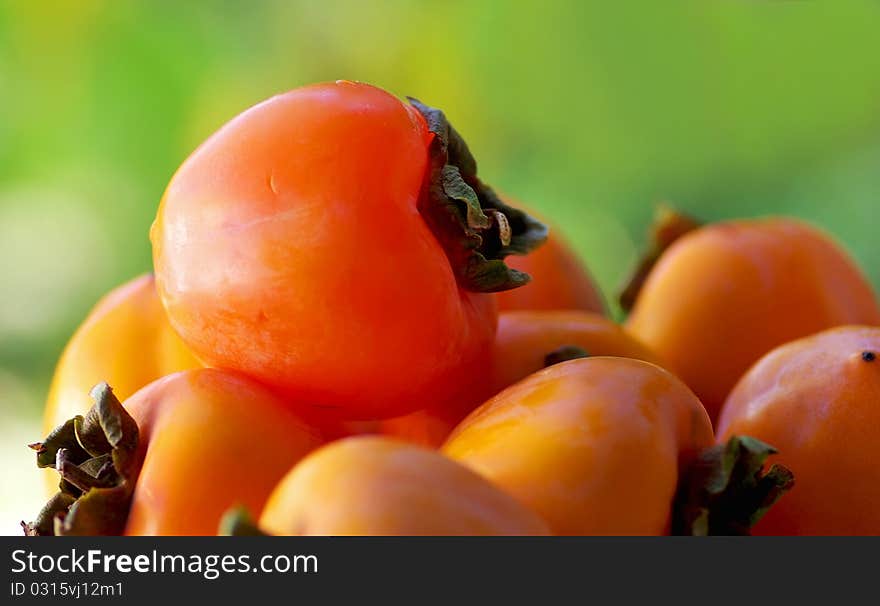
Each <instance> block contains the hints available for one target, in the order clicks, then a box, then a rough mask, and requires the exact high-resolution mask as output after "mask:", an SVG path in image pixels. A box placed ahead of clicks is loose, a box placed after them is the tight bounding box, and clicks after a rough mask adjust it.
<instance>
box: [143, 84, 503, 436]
mask: <svg viewBox="0 0 880 606" xmlns="http://www.w3.org/2000/svg"><path fill="white" fill-rule="evenodd" d="M432 136H433V135H431V134H430V132H429V131H428V130H427V126H426V124H425V121H424V119H423V118H422V117H421V115H420V114H419V113H418V112H417V111H416V110H415V109H413V108H412V107H410V106H409V105H406V104H404V103H403V102H401V101H400V100H399V99H397V98H396V97H394V96H392V95H390V94H388V93H387V92H385V91H382V90H381V89H378V88H375V87H372V86H368V85H365V84H357V83H352V82H336V83H328V84H318V85H314V86H308V87H304V88H300V89H296V90H293V91H291V92H288V93H285V94H282V95H278V96H276V97H272V98H271V99H269V100H267V101H265V102H263V103H260V104H259V105H256V106H255V107H253V108H251V109H249V110H247V111H246V112H244V113H243V114H241V115H239V116H238V117H236V118H234V119H233V120H232V121H230V122H229V123H228V124H226V125H225V126H224V127H223V128H221V129H220V130H219V131H218V132H217V133H215V134H214V135H213V136H212V137H210V138H209V139H208V140H207V141H206V142H205V143H204V144H203V145H202V146H201V147H200V148H199V149H197V150H196V151H195V152H194V153H193V154H192V155H191V156H190V157H189V158H188V159H187V160H186V161H185V162H184V163H183V165H182V166H181V167H180V169H179V170H178V171H177V173H176V174H175V175H174V177H173V178H172V180H171V182H170V184H169V185H168V189H167V190H166V192H165V195H164V197H163V199H162V202H161V205H160V207H159V211H158V215H157V217H156V220H155V222H154V224H153V227H152V230H151V240H152V243H153V260H154V266H155V269H156V277H157V284H158V286H159V292H160V295H161V297H162V301H163V303H164V305H165V308H166V309H167V311H168V314H169V317H170V319H171V323H172V325H173V326H174V327H175V328H176V329H177V331H178V332H179V333H180V335H181V336H182V337H183V339H184V341H185V342H186V343H187V344H188V345H189V346H190V347H191V348H192V349H193V350H194V351H195V352H196V353H197V354H198V355H199V356H200V357H202V358H203V359H204V360H205V361H206V362H208V363H210V364H211V365H212V366H216V367H221V368H231V369H236V370H240V371H242V372H244V373H246V374H248V375H249V376H253V377H255V378H258V379H260V380H261V381H263V382H265V383H267V384H269V385H272V386H275V387H277V388H281V389H284V390H286V391H287V392H288V393H289V395H290V396H291V399H293V400H296V401H317V402H322V403H323V404H324V405H325V406H327V407H335V408H337V409H339V412H340V414H343V415H347V416H349V417H351V418H360V419H368V418H382V417H386V418H387V417H391V416H394V415H397V414H404V413H407V412H410V411H412V410H413V409H415V408H418V407H419V406H420V405H424V404H425V403H431V402H438V403H439V402H443V401H447V400H449V399H452V398H454V397H455V396H456V395H457V394H458V393H460V392H461V390H462V389H463V385H464V384H466V383H467V382H468V380H469V379H470V378H471V377H473V376H475V375H476V374H477V372H478V370H479V367H480V364H482V363H483V362H484V360H485V357H486V356H487V354H488V348H489V346H490V344H491V342H492V339H493V338H494V332H495V325H496V304H495V300H494V297H493V296H491V295H488V294H479V293H471V292H466V291H463V290H461V289H460V288H459V287H458V284H457V281H456V278H455V275H454V273H453V270H452V267H451V266H450V263H449V261H448V259H447V256H446V254H445V252H444V250H443V248H442V247H441V245H440V243H439V242H438V240H437V238H436V237H435V236H434V234H433V233H432V232H431V230H430V229H429V228H428V225H427V224H426V222H425V220H424V219H423V218H422V216H421V215H420V214H419V211H418V208H417V203H418V201H419V195H420V190H421V186H422V181H423V178H424V176H425V171H426V167H427V157H428V152H427V150H428V145H429V143H430V141H431V137H432Z"/></svg>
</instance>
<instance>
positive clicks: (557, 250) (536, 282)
mask: <svg viewBox="0 0 880 606" xmlns="http://www.w3.org/2000/svg"><path fill="white" fill-rule="evenodd" d="M557 234H558V230H556V229H551V230H550V237H549V238H548V239H547V241H546V242H545V243H544V244H542V245H541V246H539V247H538V248H537V249H535V250H534V251H532V252H530V253H529V254H528V255H524V256H519V257H509V258H508V259H507V260H506V262H507V265H508V266H510V267H512V268H514V269H518V270H520V271H524V272H526V273H527V274H529V275H530V276H531V277H532V280H531V282H529V283H528V284H526V285H525V286H522V287H520V288H515V289H513V290H508V291H505V292H500V293H498V294H497V295H496V296H497V298H498V309H499V310H500V311H514V310H544V311H550V310H559V309H578V310H581V311H588V312H594V313H598V314H605V313H606V311H607V310H606V306H605V299H604V297H603V296H602V293H601V292H600V291H599V287H598V286H597V285H596V282H595V281H594V280H593V277H592V276H591V275H590V272H589V271H588V270H587V268H586V266H585V265H584V264H583V262H581V260H580V258H579V257H578V255H577V253H575V252H574V250H572V249H571V247H570V246H569V245H568V243H566V242H565V240H564V239H563V238H562V236H559V235H557Z"/></svg>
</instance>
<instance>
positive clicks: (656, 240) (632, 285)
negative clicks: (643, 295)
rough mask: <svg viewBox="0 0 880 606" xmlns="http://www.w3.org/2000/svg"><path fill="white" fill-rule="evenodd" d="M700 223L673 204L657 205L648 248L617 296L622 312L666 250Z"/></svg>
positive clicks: (629, 304)
mask: <svg viewBox="0 0 880 606" xmlns="http://www.w3.org/2000/svg"><path fill="white" fill-rule="evenodd" d="M700 225H701V223H700V222H699V221H697V220H696V219H694V218H693V217H689V216H688V215H685V214H683V213H680V212H678V211H677V210H675V209H674V208H672V207H670V206H667V205H665V204H660V205H659V206H657V208H656V210H655V211H654V220H653V221H652V223H651V229H650V242H649V244H648V247H647V249H646V250H645V252H644V253H643V254H642V257H641V258H640V259H639V261H638V264H637V265H636V267H635V269H634V270H633V272H632V274H631V275H630V277H629V279H628V280H627V281H626V283H625V284H624V286H623V288H622V289H621V291H620V294H619V295H618V298H617V300H618V302H619V303H620V307H621V309H623V311H625V312H628V311H630V310H631V309H632V308H633V305H635V302H636V299H637V298H638V296H639V292H640V291H641V290H642V286H644V284H645V281H646V280H647V279H648V275H649V274H650V273H651V270H652V269H654V265H656V264H657V261H659V260H660V256H661V255H662V254H663V253H664V252H665V251H666V249H667V248H669V247H670V246H672V244H673V243H674V242H675V241H676V240H678V239H679V238H681V237H682V236H683V235H685V234H686V233H688V232H691V231H693V230H695V229H697V228H698V227H700Z"/></svg>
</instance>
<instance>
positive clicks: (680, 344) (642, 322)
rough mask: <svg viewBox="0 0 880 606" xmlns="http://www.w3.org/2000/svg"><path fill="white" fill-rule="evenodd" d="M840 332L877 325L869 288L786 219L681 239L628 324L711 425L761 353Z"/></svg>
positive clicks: (806, 228)
mask: <svg viewBox="0 0 880 606" xmlns="http://www.w3.org/2000/svg"><path fill="white" fill-rule="evenodd" d="M844 324H880V309H878V305H877V299H876V298H875V295H874V292H873V291H872V289H871V286H870V284H869V283H868V281H867V280H866V279H865V276H864V275H863V274H862V272H861V271H860V270H859V268H858V267H857V266H856V264H855V262H854V261H853V260H852V259H851V258H850V257H849V255H847V253H846V252H845V251H844V250H843V249H842V248H841V247H840V245H839V244H838V243H837V242H835V241H834V240H833V239H832V238H831V237H830V236H828V235H827V234H825V233H823V232H821V231H820V230H818V229H816V228H815V227H812V226H810V225H808V224H806V223H803V222H801V221H798V220H795V219H790V218H784V217H776V218H767V219H759V220H739V221H726V222H722V223H715V224H710V225H706V226H703V227H699V228H696V229H692V230H691V231H689V232H688V233H686V234H684V235H683V236H681V237H680V238H678V239H677V240H676V241H675V242H674V243H672V244H671V246H669V248H668V249H667V250H666V251H665V252H663V253H662V255H659V259H658V260H657V262H656V265H654V267H653V269H652V270H651V271H650V273H649V274H648V275H647V279H646V280H645V281H644V285H643V287H642V288H641V292H640V293H639V294H638V296H637V297H636V298H635V305H634V307H633V308H632V313H631V314H630V316H629V318H628V320H627V322H626V326H627V328H628V330H629V331H630V332H632V334H633V335H635V336H636V337H637V338H638V339H639V340H641V341H642V342H644V343H645V344H646V345H647V346H648V347H650V348H651V349H652V350H653V351H655V352H656V353H657V354H658V355H659V356H660V357H661V359H662V360H663V361H664V362H665V364H666V365H667V368H669V369H670V370H672V371H673V372H675V373H676V374H678V376H680V377H681V378H682V379H683V380H684V381H685V382H686V383H687V384H688V385H689V386H690V387H691V388H692V389H693V390H694V392H695V393H696V394H697V395H698V396H699V397H700V399H701V401H702V402H703V404H704V405H705V406H706V410H708V411H709V414H710V416H711V417H712V418H713V419H714V418H716V417H717V415H718V411H719V409H720V407H721V405H722V403H723V402H724V400H725V398H726V397H727V394H728V393H729V392H730V390H731V389H732V388H733V386H734V384H735V383H736V381H737V380H738V379H739V378H740V377H741V376H742V374H743V373H745V371H746V370H748V368H749V367H750V366H751V365H752V364H753V363H754V362H756V361H757V360H758V359H759V358H760V357H761V356H763V355H764V354H765V353H767V352H768V351H770V350H771V349H773V348H774V347H776V346H778V345H781V344H783V343H786V342H788V341H791V340H793V339H797V338H800V337H805V336H807V335H810V334H813V333H816V332H819V331H821V330H825V329H828V328H832V327H835V326H840V325H844Z"/></svg>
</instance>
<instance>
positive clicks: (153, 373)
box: [43, 274, 201, 495]
mask: <svg viewBox="0 0 880 606" xmlns="http://www.w3.org/2000/svg"><path fill="white" fill-rule="evenodd" d="M199 366H201V364H200V363H199V361H198V360H197V359H196V358H195V356H193V354H192V353H190V351H189V349H187V347H186V346H185V345H184V344H183V342H182V341H181V340H180V338H179V337H178V336H177V334H175V332H174V330H172V328H171V325H170V324H169V323H168V320H167V319H166V316H165V310H164V309H162V303H161V302H160V301H159V297H158V295H157V294H156V287H155V282H154V280H153V276H152V275H150V274H147V275H143V276H140V277H138V278H135V279H134V280H132V281H130V282H127V283H125V284H123V285H122V286H119V287H117V288H115V289H114V290H112V291H111V292H109V293H108V294H107V295H105V296H104V298H102V299H101V300H100V301H99V302H98V304H97V305H96V306H95V307H94V308H93V309H92V311H91V312H90V313H89V315H88V317H86V319H85V321H84V322H83V323H82V324H81V325H80V327H79V328H78V329H77V331H76V333H74V335H73V337H71V339H70V341H69V342H68V344H67V346H66V347H65V349H64V352H63V353H62V354H61V358H60V359H59V361H58V365H57V366H56V368H55V375H54V377H53V378H52V385H51V387H50V389H49V397H48V398H47V400H46V407H45V410H44V413H43V434H44V435H48V434H49V432H50V431H52V430H53V429H54V428H55V427H57V426H59V425H61V424H63V423H64V422H65V421H67V420H68V419H71V418H73V417H75V416H76V415H84V414H86V413H87V412H88V411H89V409H90V408H91V407H92V404H93V402H92V399H91V398H90V397H89V391H90V390H91V388H92V387H94V386H95V385H96V384H98V383H100V382H101V381H106V382H107V383H109V384H110V385H111V386H113V391H114V393H115V394H116V395H117V397H118V398H120V399H121V400H124V399H125V398H127V397H129V396H130V395H132V394H133V393H134V392H136V391H137V390H138V389H140V388H141V387H143V386H144V385H146V384H147V383H150V382H151V381H154V380H155V379H158V378H159V377H162V376H164V375H167V374H170V373H173V372H177V371H179V370H186V369H189V368H198V367H199ZM46 478H47V491H48V494H50V495H51V494H55V493H56V492H57V491H58V475H57V474H56V473H54V471H53V470H49V471H47V473H46Z"/></svg>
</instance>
